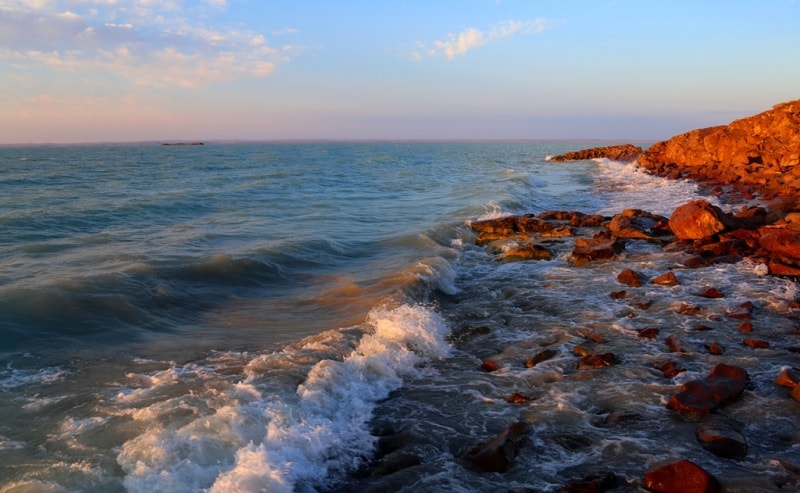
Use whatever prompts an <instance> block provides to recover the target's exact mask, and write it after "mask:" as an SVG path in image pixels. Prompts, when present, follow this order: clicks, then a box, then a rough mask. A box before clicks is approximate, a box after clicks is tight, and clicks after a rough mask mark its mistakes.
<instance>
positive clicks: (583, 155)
mask: <svg viewBox="0 0 800 493" xmlns="http://www.w3.org/2000/svg"><path fill="white" fill-rule="evenodd" d="M641 153H642V148H641V147H637V146H635V145H631V144H621V145H613V146H603V147H592V148H591V149H583V150H580V151H572V152H567V153H565V154H561V155H558V156H551V157H549V158H548V161H555V162H564V161H580V160H584V159H598V158H606V159H611V160H614V161H633V160H634V159H636V158H637V157H639V155H640V154H641Z"/></svg>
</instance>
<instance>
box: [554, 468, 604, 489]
mask: <svg viewBox="0 0 800 493" xmlns="http://www.w3.org/2000/svg"><path fill="white" fill-rule="evenodd" d="M616 485H617V476H616V475H615V474H614V473H613V472H610V471H603V472H597V473H592V474H589V475H587V476H584V477H582V478H581V479H579V480H576V481H570V482H569V483H567V484H566V485H564V487H563V488H562V489H561V493H603V492H604V491H608V490H610V489H612V488H614V487H615V486H616Z"/></svg>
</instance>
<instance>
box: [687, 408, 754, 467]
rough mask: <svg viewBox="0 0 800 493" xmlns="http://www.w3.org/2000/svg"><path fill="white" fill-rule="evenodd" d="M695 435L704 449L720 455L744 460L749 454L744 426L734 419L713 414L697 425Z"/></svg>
mask: <svg viewBox="0 0 800 493" xmlns="http://www.w3.org/2000/svg"><path fill="white" fill-rule="evenodd" d="M695 437H696V438H697V441H698V442H700V445H702V447H703V448H704V449H706V450H708V451H709V452H711V453H712V454H714V455H716V456H718V457H723V458H726V459H736V460H742V459H744V458H745V457H746V456H747V441H746V440H745V438H744V435H742V426H741V425H740V424H739V423H737V422H735V421H734V420H732V419H728V418H725V417H723V416H713V417H712V418H711V419H710V420H709V421H708V422H707V423H703V424H701V425H699V426H698V427H697V429H696V430H695Z"/></svg>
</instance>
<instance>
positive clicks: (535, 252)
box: [503, 243, 553, 262]
mask: <svg viewBox="0 0 800 493" xmlns="http://www.w3.org/2000/svg"><path fill="white" fill-rule="evenodd" d="M552 258H553V253H552V252H550V250H548V249H547V248H546V247H544V246H542V245H538V244H536V243H525V244H522V245H519V246H517V247H515V248H510V249H508V250H507V251H506V252H505V254H504V255H503V261H504V262H518V261H521V260H551V259H552Z"/></svg>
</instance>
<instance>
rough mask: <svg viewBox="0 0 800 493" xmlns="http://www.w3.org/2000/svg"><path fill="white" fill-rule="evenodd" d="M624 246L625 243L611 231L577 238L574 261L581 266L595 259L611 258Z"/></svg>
mask: <svg viewBox="0 0 800 493" xmlns="http://www.w3.org/2000/svg"><path fill="white" fill-rule="evenodd" d="M624 248H625V244H624V243H622V241H620V239H619V238H617V237H615V236H612V235H611V233H609V232H601V233H598V234H596V235H594V236H593V237H592V238H576V239H575V246H574V248H573V249H572V263H573V264H574V265H576V266H580V265H584V264H586V263H588V262H592V261H595V260H609V259H612V258H614V256H615V255H617V254H618V253H620V252H621V251H622V250H623V249H624Z"/></svg>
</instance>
